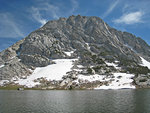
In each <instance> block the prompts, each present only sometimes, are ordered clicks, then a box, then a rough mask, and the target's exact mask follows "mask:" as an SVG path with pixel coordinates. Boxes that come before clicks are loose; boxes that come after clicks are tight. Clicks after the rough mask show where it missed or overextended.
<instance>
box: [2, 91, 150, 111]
mask: <svg viewBox="0 0 150 113" xmlns="http://www.w3.org/2000/svg"><path fill="white" fill-rule="evenodd" d="M0 113H150V89H138V90H130V89H125V90H90V91H88V90H85V91H63V90H62V91H54V90H53V91H43V90H42V91H40V90H38V91H35V90H28V91H27V90H26V91H15V90H14V91H13V90H0Z"/></svg>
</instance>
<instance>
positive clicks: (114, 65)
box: [105, 62, 121, 69]
mask: <svg viewBox="0 0 150 113" xmlns="http://www.w3.org/2000/svg"><path fill="white" fill-rule="evenodd" d="M105 63H106V64H107V65H108V66H113V67H115V68H116V69H121V67H118V65H117V64H115V63H109V62H105Z"/></svg>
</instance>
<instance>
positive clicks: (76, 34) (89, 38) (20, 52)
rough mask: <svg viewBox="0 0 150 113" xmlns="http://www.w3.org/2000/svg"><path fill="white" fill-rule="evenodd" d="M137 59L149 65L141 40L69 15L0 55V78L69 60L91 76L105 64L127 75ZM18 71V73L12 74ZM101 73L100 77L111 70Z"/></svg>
mask: <svg viewBox="0 0 150 113" xmlns="http://www.w3.org/2000/svg"><path fill="white" fill-rule="evenodd" d="M140 57H143V58H145V59H146V60H147V61H150V46H149V45H148V44H147V43H146V42H145V41H144V40H142V39H141V38H139V37H136V36H134V35H133V34H131V33H127V32H122V31H118V30H116V29H114V28H112V27H110V26H109V25H108V24H107V23H105V22H104V21H103V20H102V19H100V18H99V17H95V16H81V15H77V16H74V15H72V16H70V17H68V18H59V19H58V20H52V21H48V22H47V23H46V24H45V25H44V26H43V27H41V28H39V29H37V30H35V31H33V32H32V33H30V34H29V35H28V36H27V37H25V38H24V39H23V40H21V41H19V42H17V43H16V44H14V45H13V46H11V47H9V48H8V49H6V50H4V51H2V52H1V53H0V65H5V66H4V67H2V68H0V75H1V76H2V77H5V78H7V79H9V80H10V79H11V78H13V77H14V76H15V75H17V76H24V75H26V76H28V75H29V74H30V73H32V72H31V69H33V70H34V68H36V67H45V66H48V65H52V64H55V62H53V60H54V59H73V58H78V62H77V64H80V65H83V66H85V67H86V69H89V67H90V66H94V68H92V69H91V70H92V71H91V72H92V73H95V71H96V72H97V73H98V72H101V71H100V70H99V71H98V70H97V68H98V69H99V68H101V67H103V66H107V65H106V64H105V62H116V61H118V62H120V63H119V64H118V65H120V66H121V67H122V68H121V70H118V71H127V70H128V71H129V69H128V68H129V67H130V68H131V67H132V68H133V67H134V66H137V65H139V64H140V63H142V61H141V58H140ZM12 64H15V65H13V67H12ZM96 66H98V67H96ZM18 67H21V68H19V70H18V71H16V70H14V68H18ZM94 69H95V70H94ZM9 70H11V71H9ZM104 70H105V71H102V72H103V73H102V72H101V73H102V74H104V73H105V72H107V71H110V72H111V70H114V69H112V68H110V67H109V68H107V71H106V68H105V69H104ZM89 71H90V69H89Z"/></svg>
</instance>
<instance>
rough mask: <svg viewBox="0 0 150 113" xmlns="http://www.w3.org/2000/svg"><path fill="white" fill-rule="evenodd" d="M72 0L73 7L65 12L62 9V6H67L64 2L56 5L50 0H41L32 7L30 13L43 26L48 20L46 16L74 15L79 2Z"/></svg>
mask: <svg viewBox="0 0 150 113" xmlns="http://www.w3.org/2000/svg"><path fill="white" fill-rule="evenodd" d="M70 2H71V9H69V10H68V11H66V12H65V11H63V10H62V9H63V8H62V7H65V6H63V4H62V3H59V4H57V5H56V4H55V5H54V4H51V3H50V2H49V1H46V2H43V1H40V2H39V3H37V4H36V5H35V6H32V7H31V10H30V13H31V14H32V18H33V19H34V20H36V21H37V22H39V23H40V24H41V26H42V25H44V24H45V23H46V22H47V19H45V18H48V19H50V18H52V19H58V18H59V17H64V16H70V15H72V14H73V13H74V12H75V11H76V10H77V8H78V6H79V4H78V2H77V1H76V0H71V1H70Z"/></svg>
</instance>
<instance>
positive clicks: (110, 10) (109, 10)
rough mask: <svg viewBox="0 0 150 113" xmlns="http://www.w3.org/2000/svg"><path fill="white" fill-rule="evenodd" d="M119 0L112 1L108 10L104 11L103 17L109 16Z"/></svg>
mask: <svg viewBox="0 0 150 113" xmlns="http://www.w3.org/2000/svg"><path fill="white" fill-rule="evenodd" d="M118 3H119V0H116V1H115V2H112V3H111V4H110V6H109V8H108V9H107V11H106V12H105V13H104V15H103V16H102V17H103V18H105V17H107V16H108V15H109V14H110V13H111V12H112V11H113V10H114V9H115V8H116V6H117V5H118Z"/></svg>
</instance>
